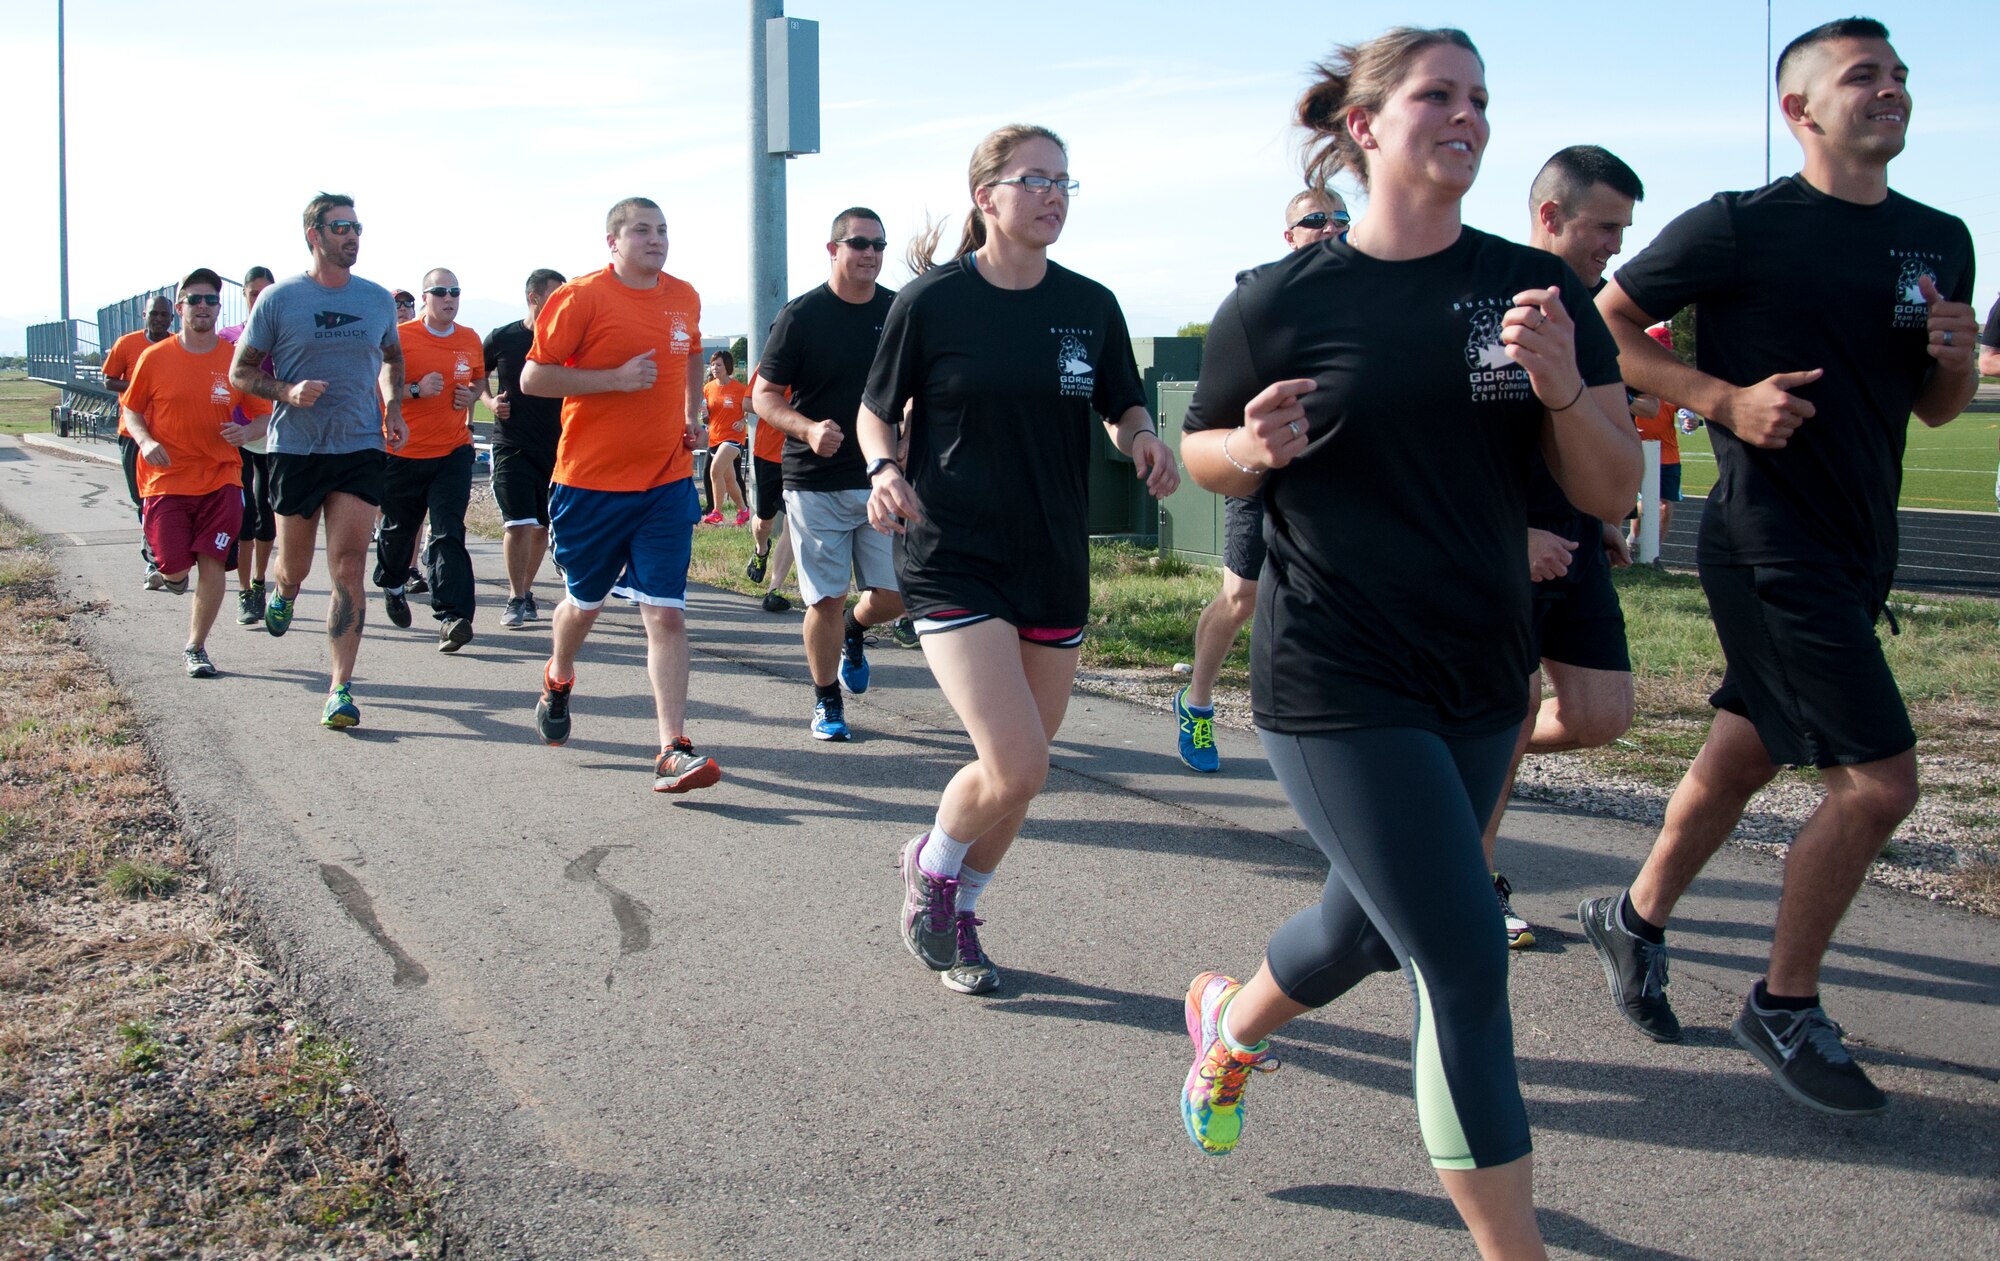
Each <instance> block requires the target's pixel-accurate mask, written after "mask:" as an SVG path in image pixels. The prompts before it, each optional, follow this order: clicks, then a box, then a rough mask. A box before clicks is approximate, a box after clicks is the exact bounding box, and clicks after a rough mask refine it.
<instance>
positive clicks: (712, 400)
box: [701, 350, 750, 525]
mask: <svg viewBox="0 0 2000 1261" xmlns="http://www.w3.org/2000/svg"><path fill="white" fill-rule="evenodd" d="M701 397H702V402H703V404H704V406H705V408H706V411H707V416H706V420H707V424H708V452H709V455H708V508H709V512H708V515H707V516H705V517H703V518H702V523H703V524H705V525H721V524H722V522H723V514H722V505H723V503H724V501H728V502H731V503H734V504H735V505H736V524H737V525H744V524H746V523H748V522H749V520H750V501H749V499H748V497H747V496H745V495H744V493H743V479H742V476H741V474H740V472H739V468H740V466H741V465H742V462H743V447H744V441H743V404H744V402H745V401H746V400H747V399H748V398H749V397H750V387H749V386H747V385H745V384H743V383H742V382H741V381H738V380H737V379H736V356H735V355H732V354H730V353H729V352H728V351H726V350H718V351H716V352H715V353H714V354H712V355H710V356H709V357H708V380H707V381H706V382H705V383H703V385H702V387H701ZM724 447H727V448H729V449H728V450H726V451H725V450H723V448H724Z"/></svg>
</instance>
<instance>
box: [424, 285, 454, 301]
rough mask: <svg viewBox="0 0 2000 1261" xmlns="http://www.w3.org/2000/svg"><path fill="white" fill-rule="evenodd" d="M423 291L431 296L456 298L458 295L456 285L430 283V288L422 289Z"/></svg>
mask: <svg viewBox="0 0 2000 1261" xmlns="http://www.w3.org/2000/svg"><path fill="white" fill-rule="evenodd" d="M424 292H425V293H428V294H429V295H431V296H432V297H433V298H456V297H457V296H458V286H457V285H432V286H431V287H430V288H428V289H426V290H424Z"/></svg>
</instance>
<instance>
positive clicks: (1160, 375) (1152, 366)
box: [1090, 337, 1201, 541]
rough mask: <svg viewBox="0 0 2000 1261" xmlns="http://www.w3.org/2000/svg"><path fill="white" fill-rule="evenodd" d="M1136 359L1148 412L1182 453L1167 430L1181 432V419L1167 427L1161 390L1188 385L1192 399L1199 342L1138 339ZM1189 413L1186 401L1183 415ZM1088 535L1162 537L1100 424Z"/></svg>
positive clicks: (1126, 463) (1094, 442) (1149, 504)
mask: <svg viewBox="0 0 2000 1261" xmlns="http://www.w3.org/2000/svg"><path fill="white" fill-rule="evenodd" d="M1132 357H1133V359H1134V360H1135V361H1136V362H1137V363H1138V365H1139V379H1140V380H1141V381H1142V382H1144V383H1145V387H1146V410H1147V411H1149V412H1151V413H1152V414H1153V418H1154V420H1156V421H1157V422H1159V425H1160V436H1161V437H1163V438H1165V439H1166V440H1167V444H1168V445H1169V446H1171V447H1173V448H1174V449H1175V450H1177V451H1178V450H1179V449H1180V436H1179V434H1178V432H1171V433H1170V432H1169V430H1174V431H1178V430H1179V428H1180V420H1179V418H1178V417H1176V418H1175V420H1174V421H1173V423H1172V424H1171V425H1169V424H1168V423H1167V421H1166V418H1165V417H1163V416H1162V415H1161V414H1160V406H1161V397H1162V392H1163V390H1164V388H1165V387H1166V386H1167V385H1169V384H1184V385H1185V386H1186V388H1187V390H1188V393H1189V394H1190V395H1192V393H1193V391H1194V379H1195V377H1196V376H1197V375H1199V374H1200V372H1201V338H1199V337H1135V338H1133V339H1132ZM1186 410H1187V405H1186V403H1185V402H1183V403H1182V404H1181V411H1182V412H1185V411H1186ZM1113 419H1116V418H1115V417H1114V418H1113ZM1090 532H1091V533H1092V534H1093V535H1100V534H1109V535H1122V536H1125V537H1128V538H1132V537H1137V538H1143V539H1147V540H1149V541H1150V540H1151V539H1153V538H1155V537H1157V536H1158V535H1159V533H1160V517H1159V512H1158V508H1157V505H1155V504H1154V502H1153V497H1152V496H1151V495H1149V494H1147V493H1146V488H1145V487H1144V486H1143V485H1141V484H1140V482H1139V479H1138V478H1137V477H1135V476H1134V475H1133V472H1132V461H1131V459H1130V458H1129V457H1127V456H1123V455H1120V454H1119V453H1118V448H1117V447H1115V446H1113V445H1112V444H1111V438H1110V436H1109V435H1107V434H1106V433H1105V432H1104V427H1103V426H1102V425H1094V426H1092V432H1091V435H1090Z"/></svg>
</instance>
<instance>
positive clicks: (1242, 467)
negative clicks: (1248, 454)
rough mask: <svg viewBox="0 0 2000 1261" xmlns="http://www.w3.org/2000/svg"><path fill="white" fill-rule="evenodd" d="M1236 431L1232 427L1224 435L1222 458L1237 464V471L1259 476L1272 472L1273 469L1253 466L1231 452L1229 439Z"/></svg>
mask: <svg viewBox="0 0 2000 1261" xmlns="http://www.w3.org/2000/svg"><path fill="white" fill-rule="evenodd" d="M1235 433H1236V431H1235V430H1234V429H1232V430H1230V431H1229V432H1228V433H1225V434H1223V435H1222V458H1223V459H1225V460H1227V461H1229V462H1230V463H1231V464H1234V465H1235V466H1236V470H1237V472H1239V473H1250V474H1253V475H1255V476H1257V477H1262V476H1264V474H1266V473H1268V472H1270V471H1271V470H1270V469H1267V468H1251V467H1250V466H1249V465H1248V464H1245V463H1243V462H1242V461H1241V460H1238V459H1237V458H1236V457H1235V456H1233V455H1231V454H1229V439H1230V438H1231V437H1232V436H1233V435H1234V434H1235Z"/></svg>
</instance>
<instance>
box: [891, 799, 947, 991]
mask: <svg viewBox="0 0 2000 1261" xmlns="http://www.w3.org/2000/svg"><path fill="white" fill-rule="evenodd" d="M929 836H930V833H928V832H924V833H920V834H919V835H917V836H915V837H912V838H911V840H910V843H909V844H907V845H905V846H903V852H902V854H901V855H899V856H898V857H897V859H896V865H897V866H899V867H901V868H902V869H903V921H902V928H903V944H904V945H905V946H908V947H909V948H910V953H911V954H913V955H915V956H917V960H918V961H919V962H920V963H922V964H923V965H924V966H925V967H927V968H929V969H930V970H931V971H933V972H943V971H945V970H947V969H948V968H950V967H951V966H952V965H953V964H954V963H956V962H958V926H957V925H956V924H955V923H953V922H952V921H953V919H954V918H955V916H956V914H957V911H958V880H957V878H956V877H953V876H933V875H931V874H930V873H929V872H927V871H925V870H924V869H923V868H921V867H919V866H917V855H919V854H921V853H923V851H924V841H925V839H926V838H928V837H929Z"/></svg>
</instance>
